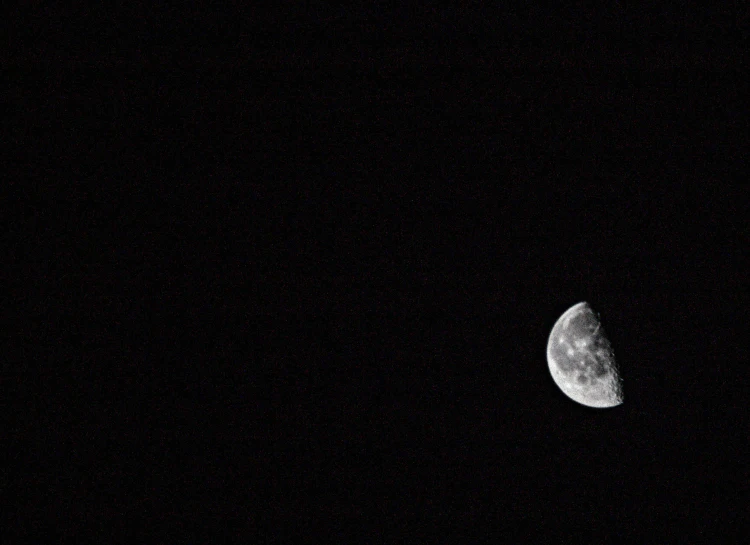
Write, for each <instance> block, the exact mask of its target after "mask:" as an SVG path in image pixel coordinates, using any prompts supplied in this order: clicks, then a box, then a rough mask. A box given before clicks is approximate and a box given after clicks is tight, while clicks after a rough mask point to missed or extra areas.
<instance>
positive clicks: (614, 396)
mask: <svg viewBox="0 0 750 545" xmlns="http://www.w3.org/2000/svg"><path fill="white" fill-rule="evenodd" d="M547 363H548V365H549V370H550V373H551V374H552V379H553V380H554V381H555V384H557V386H558V387H559V388H560V390H562V391H563V393H564V394H565V395H566V396H568V397H569V398H570V399H572V400H573V401H576V402H578V403H580V404H581V405H586V406H587V407H595V408H600V409H603V408H608V407H616V406H617V405H621V404H622V403H623V401H624V396H623V389H622V378H621V377H620V372H619V368H618V366H617V364H616V362H615V355H614V352H613V350H612V347H611V345H610V343H609V339H607V336H606V335H605V333H604V329H603V328H602V326H601V322H600V321H599V316H598V315H597V314H596V313H595V312H594V311H593V310H592V309H591V307H590V306H589V304H588V303H586V302H585V301H584V302H581V303H578V304H576V305H573V306H572V307H570V308H569V309H568V310H566V311H565V312H564V313H563V314H562V316H560V318H559V319H558V320H557V322H556V323H555V326H554V327H553V328H552V332H551V333H550V336H549V341H548V342H547Z"/></svg>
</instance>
